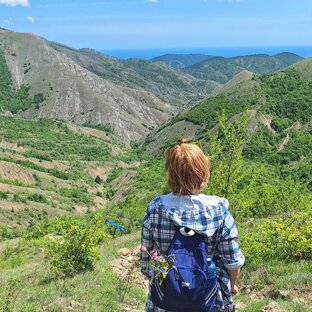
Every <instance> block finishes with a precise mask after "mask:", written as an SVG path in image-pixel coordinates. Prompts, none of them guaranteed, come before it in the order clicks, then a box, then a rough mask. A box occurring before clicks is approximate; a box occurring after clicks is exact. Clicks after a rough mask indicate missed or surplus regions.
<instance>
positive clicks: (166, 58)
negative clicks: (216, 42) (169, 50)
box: [151, 53, 214, 68]
mask: <svg viewBox="0 0 312 312" xmlns="http://www.w3.org/2000/svg"><path fill="white" fill-rule="evenodd" d="M213 57H214V56H212V55H206V54H198V53H197V54H164V55H161V56H157V57H154V58H152V59H151V61H152V62H163V63H165V64H167V65H168V66H169V67H172V68H184V67H187V66H190V65H193V64H195V63H199V62H203V61H206V60H208V59H210V58H213Z"/></svg>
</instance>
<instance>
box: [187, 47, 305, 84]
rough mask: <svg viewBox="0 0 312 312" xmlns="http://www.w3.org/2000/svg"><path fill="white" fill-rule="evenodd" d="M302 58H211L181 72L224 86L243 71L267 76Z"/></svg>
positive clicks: (250, 56)
mask: <svg viewBox="0 0 312 312" xmlns="http://www.w3.org/2000/svg"><path fill="white" fill-rule="evenodd" d="M303 59H304V58H303V57H301V56H299V55H297V54H294V53H289V52H283V53H279V54H275V55H272V56H271V55H268V54H254V55H245V56H236V57H230V58H225V57H220V56H217V57H213V58H210V59H208V60H206V61H203V62H199V63H196V64H193V65H191V66H188V67H185V68H183V69H182V70H183V71H184V72H186V73H188V74H190V75H192V76H194V77H196V78H198V79H203V80H206V79H207V80H213V81H217V82H219V83H222V84H225V83H226V82H228V81H229V80H230V79H232V78H233V77H234V76H235V75H237V74H238V73H239V72H241V71H243V70H248V71H251V72H255V73H260V74H268V73H272V72H274V71H277V70H280V69H283V68H285V67H287V66H290V65H292V64H294V63H296V62H298V61H301V60H303Z"/></svg>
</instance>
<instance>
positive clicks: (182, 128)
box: [145, 59, 312, 187]
mask: <svg viewBox="0 0 312 312" xmlns="http://www.w3.org/2000/svg"><path fill="white" fill-rule="evenodd" d="M221 110H224V111H225V113H226V115H227V116H228V118H232V117H233V116H236V115H238V114H241V113H242V112H245V111H248V112H249V114H250V115H251V116H252V118H251V122H250V133H251V135H252V138H251V140H250V142H249V143H248V145H247V146H246V147H245V149H244V155H245V157H246V158H247V159H250V160H255V161H259V162H266V163H269V164H271V165H274V166H276V165H286V164H288V165H290V164H293V166H294V168H296V170H297V174H301V175H302V176H301V175H300V177H301V179H302V180H305V181H306V180H307V179H309V178H308V177H309V173H308V172H309V170H310V169H309V170H308V169H307V168H309V166H310V164H311V157H312V154H311V151H312V59H307V60H303V61H301V62H298V63H296V64H295V65H292V66H290V67H288V68H286V69H284V70H281V71H278V72H276V73H272V74H262V75H260V74H254V73H251V72H248V71H243V72H241V73H239V74H238V75H236V76H235V77H234V78H233V79H232V80H231V81H229V82H228V83H227V84H226V85H225V86H224V87H222V88H221V89H220V90H218V91H217V92H215V93H214V94H213V95H212V96H210V97H209V98H208V99H207V100H205V101H203V102H202V103H200V104H198V105H195V106H194V107H192V108H190V109H189V110H187V111H185V112H183V113H181V114H178V115H177V116H175V117H174V118H173V119H171V120H170V121H169V122H167V123H165V124H164V125H162V127H160V128H159V129H158V130H157V131H154V132H152V133H151V134H150V135H149V136H148V137H147V139H146V143H145V144H146V149H147V150H148V151H149V152H150V153H155V152H158V151H159V150H162V149H163V148H164V146H166V145H168V144H169V143H170V142H172V141H175V140H177V139H178V138H181V137H186V138H189V139H194V138H195V139H202V140H205V138H206V136H207V133H208V132H210V131H213V129H214V127H216V126H217V123H218V120H217V115H218V112H220V111H221ZM295 164H296V166H298V167H295ZM300 168H301V169H300ZM303 168H306V171H305V172H304V170H303ZM310 168H311V167H310ZM310 171H311V170H310ZM299 172H301V173H299ZM307 182H308V181H307ZM309 183H310V184H311V181H310V182H309ZM310 187H312V185H310Z"/></svg>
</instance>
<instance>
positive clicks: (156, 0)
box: [146, 0, 159, 3]
mask: <svg viewBox="0 0 312 312" xmlns="http://www.w3.org/2000/svg"><path fill="white" fill-rule="evenodd" d="M146 1H147V2H151V3H157V2H159V0H146Z"/></svg>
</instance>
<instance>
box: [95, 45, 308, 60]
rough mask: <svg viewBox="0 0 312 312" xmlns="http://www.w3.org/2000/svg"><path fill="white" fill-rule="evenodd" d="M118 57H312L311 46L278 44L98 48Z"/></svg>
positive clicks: (148, 58)
mask: <svg viewBox="0 0 312 312" xmlns="http://www.w3.org/2000/svg"><path fill="white" fill-rule="evenodd" d="M98 52H101V53H103V54H106V55H110V56H113V57H116V58H119V59H123V60H125V59H129V58H140V59H145V60H150V59H152V58H154V57H156V56H161V55H164V54H194V53H196V54H197V53H198V54H206V55H213V56H223V57H234V56H242V55H252V54H268V55H274V54H277V53H282V52H292V53H295V54H297V55H300V56H302V57H304V58H309V57H312V46H278V47H219V48H218V47H214V48H177V49H123V50H105V49H104V50H98Z"/></svg>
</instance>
